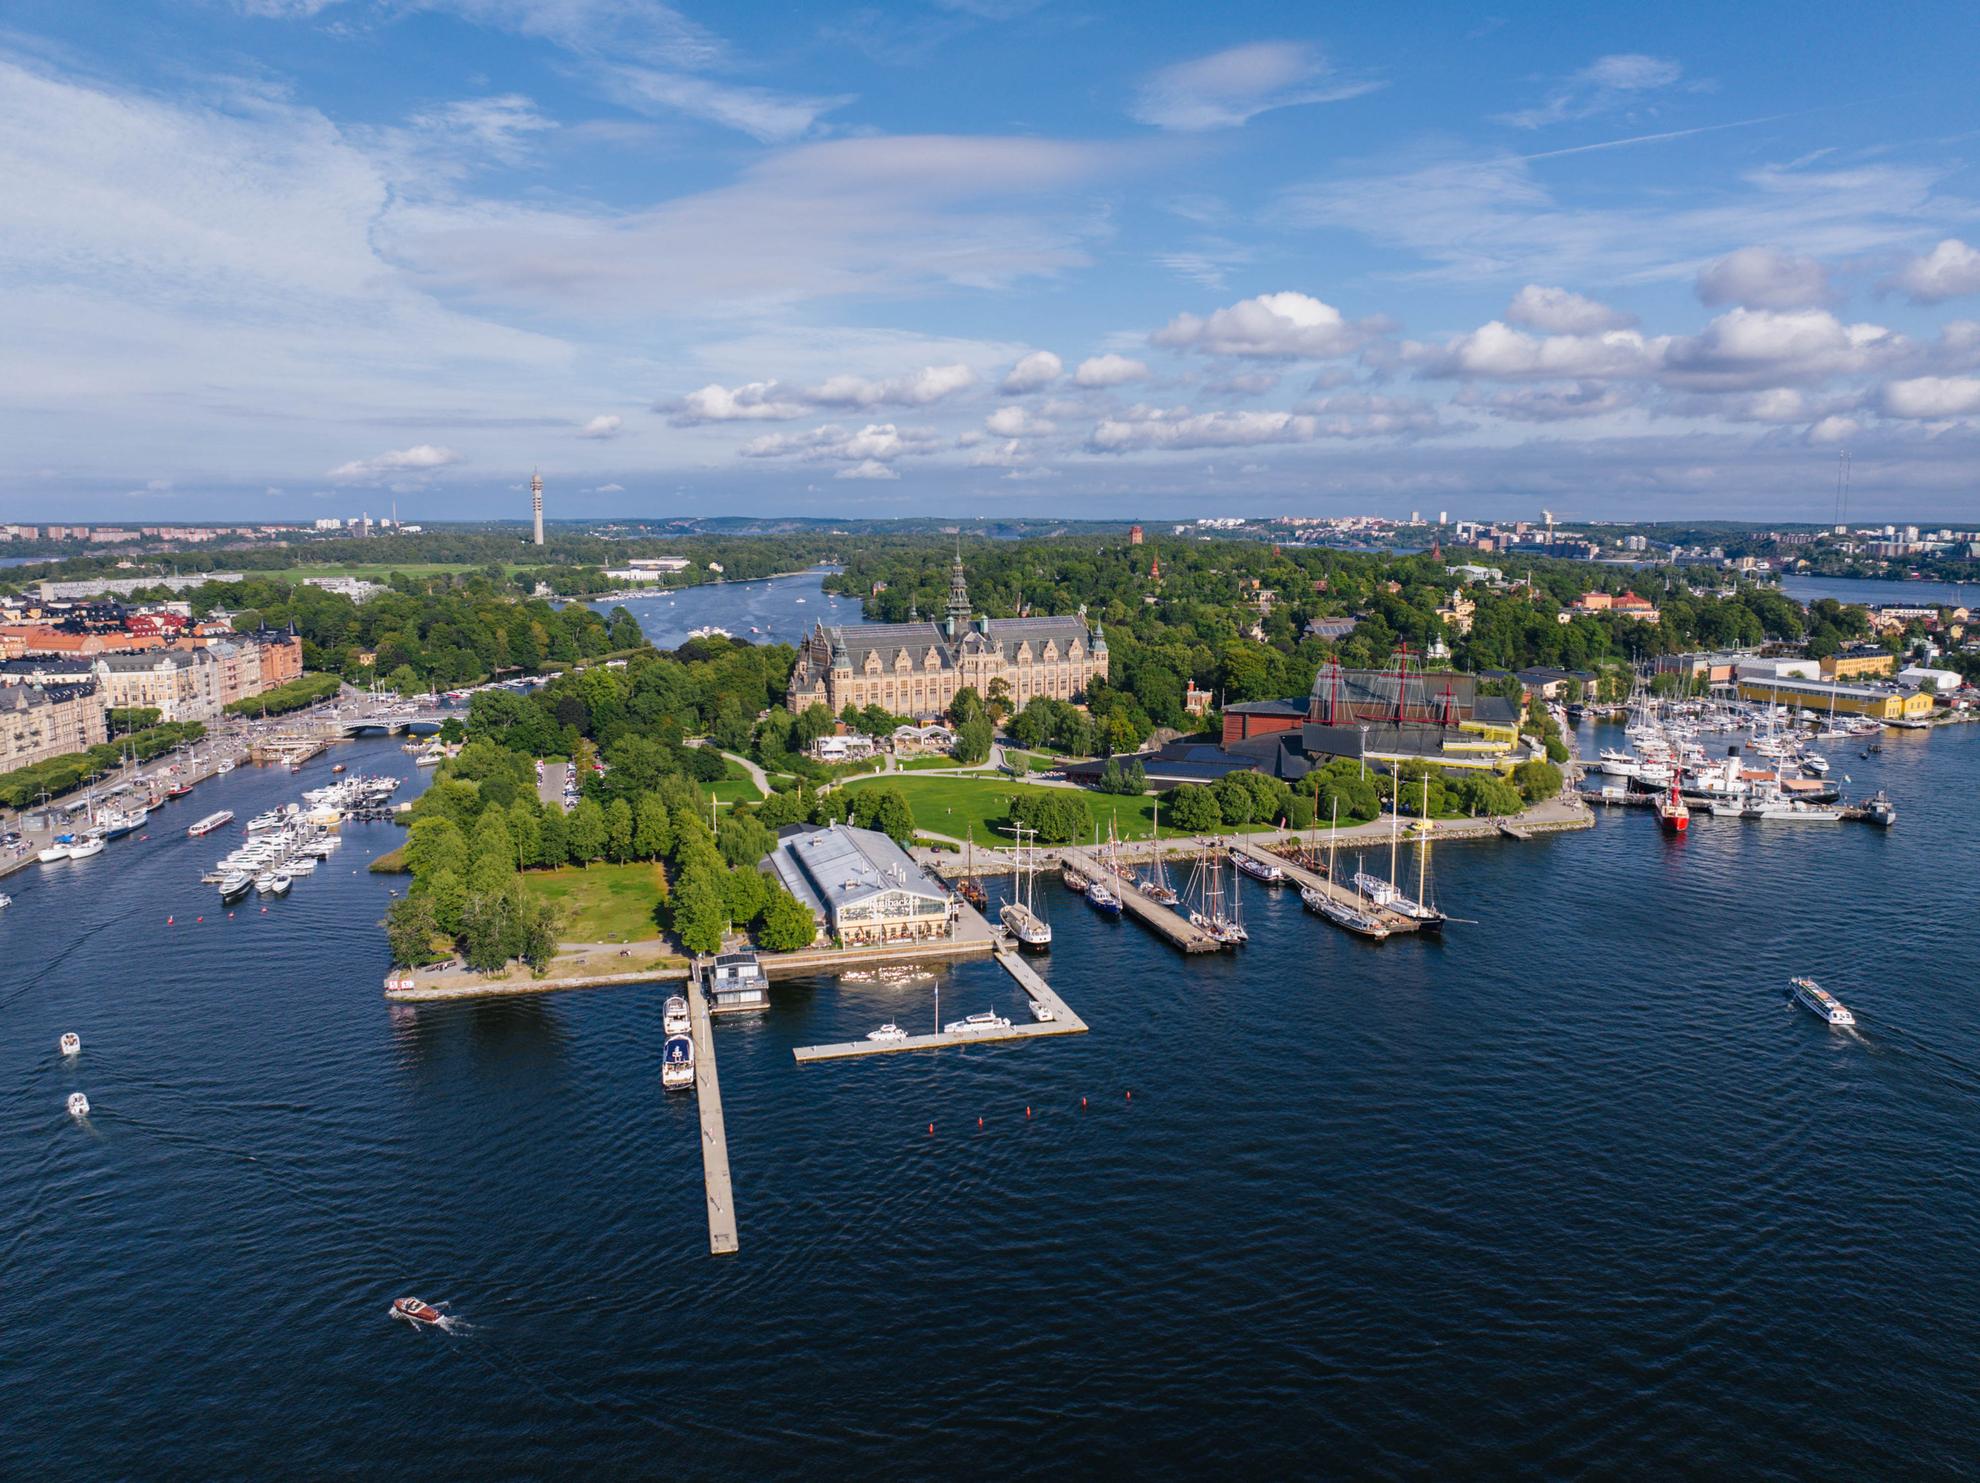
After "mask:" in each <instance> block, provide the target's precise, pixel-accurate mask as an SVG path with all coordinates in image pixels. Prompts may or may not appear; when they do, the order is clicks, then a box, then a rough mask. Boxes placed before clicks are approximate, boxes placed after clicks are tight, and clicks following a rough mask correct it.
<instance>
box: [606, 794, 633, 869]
mask: <svg viewBox="0 0 1980 1483" xmlns="http://www.w3.org/2000/svg"><path fill="white" fill-rule="evenodd" d="M632 845H633V811H632V805H631V804H629V803H627V802H626V801H625V799H623V798H614V799H613V800H612V802H611V804H610V806H609V807H607V808H606V810H605V858H606V859H608V860H611V861H613V862H614V863H617V864H623V863H624V862H625V861H627V860H630V859H631V858H632Z"/></svg>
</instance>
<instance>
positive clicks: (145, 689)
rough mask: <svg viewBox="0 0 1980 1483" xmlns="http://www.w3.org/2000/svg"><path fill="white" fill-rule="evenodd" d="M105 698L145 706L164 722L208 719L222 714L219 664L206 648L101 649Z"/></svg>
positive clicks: (112, 704)
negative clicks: (112, 651)
mask: <svg viewBox="0 0 1980 1483" xmlns="http://www.w3.org/2000/svg"><path fill="white" fill-rule="evenodd" d="M95 667H96V679H97V684H98V685H99V686H100V687H101V689H102V692H103V703H104V704H105V705H106V706H108V707H109V708H110V709H112V710H122V709H123V708H125V707H126V706H148V707H151V708H153V709H155V710H157V711H158V713H159V719H160V720H164V721H210V720H212V719H213V718H214V717H215V716H217V715H219V714H220V666H219V664H218V663H217V662H216V661H215V659H214V657H213V655H212V654H210V653H208V652H207V651H206V650H204V649H191V650H188V649H164V650H161V651H159V652H158V653H155V654H103V655H99V656H98V657H97V660H96V666H95Z"/></svg>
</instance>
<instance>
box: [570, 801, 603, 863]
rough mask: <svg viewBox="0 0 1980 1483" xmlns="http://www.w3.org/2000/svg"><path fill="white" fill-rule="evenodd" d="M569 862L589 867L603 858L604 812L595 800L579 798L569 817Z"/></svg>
mask: <svg viewBox="0 0 1980 1483" xmlns="http://www.w3.org/2000/svg"><path fill="white" fill-rule="evenodd" d="M570 842H571V860H572V862H573V863H574V864H578V865H589V864H590V863H591V862H592V861H594V860H602V859H604V858H605V810H604V808H603V807H601V806H600V805H599V802H598V800H597V799H595V798H581V799H579V800H578V806H577V807H576V808H575V809H573V810H572V811H571V815H570Z"/></svg>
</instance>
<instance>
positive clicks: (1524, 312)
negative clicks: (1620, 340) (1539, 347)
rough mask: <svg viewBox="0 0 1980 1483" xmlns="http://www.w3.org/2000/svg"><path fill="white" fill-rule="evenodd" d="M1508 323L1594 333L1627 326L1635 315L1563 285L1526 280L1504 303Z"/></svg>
mask: <svg viewBox="0 0 1980 1483" xmlns="http://www.w3.org/2000/svg"><path fill="white" fill-rule="evenodd" d="M1506 319H1507V321H1508V322H1509V323H1512V324H1518V325H1524V326H1525V327H1526V328H1527V329H1530V330H1540V331H1542V332H1543V333H1545V334H1550V335H1594V334H1600V333H1601V332H1602V331H1603V330H1620V329H1627V328H1628V327H1629V326H1630V325H1633V324H1635V323H1636V316H1635V315H1633V314H1625V313H1623V312H1622V311H1621V310H1620V309H1611V308H1610V307H1609V306H1608V305H1607V304H1600V303H1597V302H1596V301H1595V300H1594V299H1590V298H1584V297H1583V296H1582V295H1580V294H1578V293H1570V292H1569V291H1568V290H1567V289H1565V288H1545V287H1542V286H1541V285H1540V284H1538V283H1529V284H1527V285H1526V287H1524V288H1522V289H1521V290H1520V291H1519V292H1518V293H1516V294H1514V295H1513V297H1512V302H1511V303H1510V304H1508V305H1507V306H1506Z"/></svg>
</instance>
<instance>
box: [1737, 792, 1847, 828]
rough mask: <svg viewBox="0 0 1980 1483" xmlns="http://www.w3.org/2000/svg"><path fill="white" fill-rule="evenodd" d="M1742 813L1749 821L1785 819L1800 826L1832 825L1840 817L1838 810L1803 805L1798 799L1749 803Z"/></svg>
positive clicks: (1819, 805)
mask: <svg viewBox="0 0 1980 1483" xmlns="http://www.w3.org/2000/svg"><path fill="white" fill-rule="evenodd" d="M1744 812H1745V816H1746V817H1747V818H1749V819H1787V820H1790V821H1792V822H1795V823H1802V824H1832V823H1834V822H1835V821H1836V820H1838V819H1840V818H1841V817H1842V810H1841V809H1839V808H1825V807H1824V806H1823V805H1821V804H1819V803H1804V802H1803V801H1802V800H1801V799H1799V798H1770V799H1766V800H1764V801H1762V802H1758V803H1749V804H1748V805H1747V806H1746V808H1745V811H1744Z"/></svg>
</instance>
